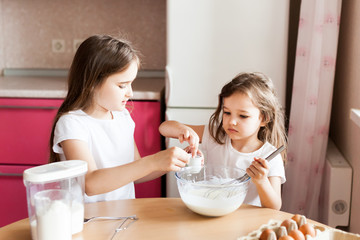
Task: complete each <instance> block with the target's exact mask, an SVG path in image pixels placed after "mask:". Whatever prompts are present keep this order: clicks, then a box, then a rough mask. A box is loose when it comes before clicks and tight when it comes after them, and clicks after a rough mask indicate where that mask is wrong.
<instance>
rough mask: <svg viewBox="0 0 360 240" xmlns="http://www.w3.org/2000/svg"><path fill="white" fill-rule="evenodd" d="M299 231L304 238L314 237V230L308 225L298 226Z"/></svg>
mask: <svg viewBox="0 0 360 240" xmlns="http://www.w3.org/2000/svg"><path fill="white" fill-rule="evenodd" d="M299 230H300V231H301V232H302V233H303V234H304V235H305V236H306V235H310V236H311V237H315V236H316V231H315V228H314V227H313V226H312V225H311V224H310V223H305V224H303V225H301V226H300V228H299Z"/></svg>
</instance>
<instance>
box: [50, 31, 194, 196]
mask: <svg viewBox="0 0 360 240" xmlns="http://www.w3.org/2000/svg"><path fill="white" fill-rule="evenodd" d="M139 65H140V60H139V57H138V55H137V52H136V51H135V50H134V49H133V48H132V47H131V46H130V44H129V43H127V42H125V41H122V40H119V39H116V38H113V37H110V36H98V35H96V36H91V37H89V38H88V39H86V40H85V41H84V42H83V43H82V44H81V45H80V47H79V48H78V50H77V52H76V54H75V57H74V60H73V63H72V65H71V68H70V73H69V78H68V94H67V96H66V98H65V101H64V102H63V104H62V105H61V107H60V109H59V111H58V113H57V115H56V118H55V122H54V126H53V131H52V134H51V139H50V146H51V157H50V161H51V162H54V161H59V160H71V159H80V160H84V161H86V162H87V163H88V172H87V174H86V176H85V192H86V196H85V201H86V202H95V201H105V200H117V199H127V198H134V197H135V190H134V182H136V183H138V182H143V181H148V180H152V179H154V178H157V177H159V176H161V175H162V174H164V173H165V172H168V171H177V170H179V169H180V168H181V167H184V166H185V164H186V163H187V161H188V158H189V157H188V156H187V153H186V152H185V151H183V150H182V149H180V148H172V149H168V150H165V151H162V152H159V153H156V154H154V155H150V156H146V157H144V158H141V157H140V155H139V152H138V150H137V148H136V143H135V141H134V128H135V124H134V122H133V120H132V119H131V116H130V114H129V112H128V110H127V109H126V108H125V106H126V103H127V101H128V100H129V99H130V98H131V97H132V96H133V92H132V88H131V84H132V83H133V81H134V80H135V77H136V75H137V72H138V68H139Z"/></svg>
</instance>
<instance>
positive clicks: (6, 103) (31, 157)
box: [0, 98, 62, 227]
mask: <svg viewBox="0 0 360 240" xmlns="http://www.w3.org/2000/svg"><path fill="white" fill-rule="evenodd" d="M61 103H62V100H61V99H23V98H0V146H1V147H0V196H1V197H0V216H1V218H0V227H1V226H4V225H6V224H8V223H11V222H13V221H16V220H19V219H21V218H24V217H27V205H26V191H25V186H24V183H23V181H22V173H23V171H24V170H25V169H27V168H30V167H34V166H37V165H41V164H46V163H47V162H48V158H49V157H48V156H49V148H48V146H49V143H48V142H49V139H50V132H51V127H52V122H53V119H54V116H55V114H56V112H57V108H58V107H59V106H60V105H61Z"/></svg>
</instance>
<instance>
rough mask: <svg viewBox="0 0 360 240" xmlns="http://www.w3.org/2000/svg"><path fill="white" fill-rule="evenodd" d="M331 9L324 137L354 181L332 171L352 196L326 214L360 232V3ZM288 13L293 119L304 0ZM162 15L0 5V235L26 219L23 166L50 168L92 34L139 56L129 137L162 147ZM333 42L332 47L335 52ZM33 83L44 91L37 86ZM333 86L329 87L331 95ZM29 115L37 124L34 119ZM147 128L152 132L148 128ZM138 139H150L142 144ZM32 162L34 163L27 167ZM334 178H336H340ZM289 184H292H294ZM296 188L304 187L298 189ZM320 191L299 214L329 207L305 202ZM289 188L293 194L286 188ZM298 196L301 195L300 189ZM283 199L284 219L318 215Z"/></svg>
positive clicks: (149, 3) (137, 5)
mask: <svg viewBox="0 0 360 240" xmlns="http://www.w3.org/2000/svg"><path fill="white" fill-rule="evenodd" d="M284 1H285V0H284ZM286 2H287V1H286ZM304 2H305V1H304ZM317 2H321V1H317ZM337 3H338V4H340V7H339V8H338V9H339V11H340V10H341V18H340V19H338V18H335V21H337V22H338V23H339V24H340V31H339V34H338V39H336V40H335V46H337V47H336V50H337V57H336V68H335V72H334V82H333V83H332V82H331V83H329V85H330V87H331V91H332V89H333V94H331V91H330V100H329V101H332V103H329V106H330V107H331V117H330V119H329V123H330V127H329V129H327V128H326V129H325V130H324V132H325V134H326V135H327V134H328V135H329V137H330V138H331V139H332V141H331V142H333V143H334V145H335V147H334V146H333V147H334V148H335V149H336V150H339V153H338V154H340V155H339V156H338V157H339V158H342V159H345V160H346V161H347V163H349V165H350V166H351V169H352V172H351V173H350V175H349V174H348V173H344V174H348V175H346V177H349V176H350V182H344V180H343V177H342V175H341V174H342V172H341V170H338V169H337V170H336V172H332V173H333V175H335V176H336V177H335V179H333V180H332V181H335V182H336V183H337V184H334V183H333V185H334V186H333V188H334V189H335V191H340V189H341V188H346V186H344V184H347V187H348V188H349V189H350V193H349V194H350V195H349V196H348V198H346V199H340V203H341V204H340V205H331V203H330V205H331V206H330V208H331V207H333V208H335V211H334V213H331V214H330V215H331V216H332V218H334V219H335V220H332V221H335V223H334V226H337V225H338V226H341V227H342V228H344V229H346V230H349V231H351V232H357V233H360V206H359V205H358V204H356V203H358V202H359V201H360V199H359V198H360V186H359V185H360V182H359V181H356V179H359V174H360V159H359V156H360V148H359V142H360V120H359V119H360V117H359V115H358V113H357V111H356V110H354V111H352V110H351V109H360V94H359V91H360V81H359V78H360V69H359V67H358V63H359V61H360V52H359V51H360V42H359V41H358V39H360V28H359V26H360V2H359V1H357V0H345V1H342V2H341V1H337ZM274 4H275V3H274ZM288 6H289V11H288V23H287V24H288V26H289V28H288V33H287V36H286V37H287V38H288V41H287V67H286V74H285V75H286V80H285V82H286V87H285V92H286V101H285V104H284V105H285V106H284V108H285V111H286V113H287V118H288V119H290V120H291V117H290V112H291V111H293V110H292V109H291V106H292V102H291V100H292V93H293V86H294V75H296V74H294V72H295V65H296V55H298V54H299V52H298V51H297V49H296V48H297V42H298V27H299V17H300V10H301V7H302V6H301V1H300V0H291V1H289V4H288ZM166 11H167V1H166V0H121V1H118V0H105V1H100V0H78V1H70V0H62V1H60V0H53V1H47V0H34V1H24V0H0V33H1V34H0V71H1V76H0V146H1V147H0V153H1V155H0V218H1V219H0V227H1V226H3V225H5V224H8V223H10V222H13V221H16V220H19V219H21V218H25V217H27V211H26V203H25V201H26V197H25V187H24V186H23V183H22V177H21V173H22V171H23V170H24V169H26V168H28V167H31V166H34V165H38V164H43V163H46V160H47V159H46V156H43V155H44V154H46V150H47V145H46V144H47V141H48V133H47V131H48V130H47V128H48V127H49V126H50V125H51V116H53V114H54V111H56V107H57V106H58V105H59V104H61V98H62V97H64V94H65V93H64V87H65V81H64V80H65V79H66V73H67V69H68V68H69V66H70V64H71V61H72V58H73V56H74V53H75V51H76V48H77V46H78V45H79V43H81V41H82V40H84V39H85V38H87V37H88V36H90V35H93V34H111V35H118V34H122V35H124V36H126V37H127V38H128V39H129V40H131V42H132V43H133V44H134V45H135V47H136V48H137V49H139V50H140V51H141V53H142V55H143V57H142V69H141V72H140V73H139V76H138V78H139V79H138V80H137V81H135V82H134V92H135V94H134V112H133V114H134V116H133V117H134V119H135V121H136V124H137V128H138V129H140V130H138V132H136V133H135V134H136V136H135V137H136V138H137V140H136V141H137V144H138V145H139V144H140V148H141V149H140V153H141V154H143V155H146V154H151V153H152V152H154V151H158V150H160V148H163V147H165V146H164V143H163V141H162V140H161V139H160V136H159V135H158V134H157V126H158V124H159V123H160V121H162V120H163V119H164V118H165V109H166V106H165V99H164V91H165V67H166V65H167V46H166V41H167V35H166V34H167V16H166V14H167V12H166ZM242 24H244V23H242ZM336 41H338V42H337V45H336ZM270 47H271V45H270ZM334 66H335V63H334ZM241 70H242V69H240V70H239V71H241ZM24 79H25V80H24ZM39 79H40V80H39ZM24 81H25V82H24ZM39 81H40V82H39ZM49 81H52V85H51V86H49V85H48V83H47V82H49ZM36 84H40V85H41V86H40V87H39V86H34V85H36ZM297 84H301V82H300V83H297ZM304 84H305V83H304ZM332 84H334V87H333V88H332V86H331V85H332ZM19 85H20V86H19ZM53 85H56V86H55V87H54V86H53ZM295 85H296V84H295ZM323 87H324V86H321V84H320V86H319V90H318V91H319V92H321V90H322V89H323ZM57 88H59V89H57ZM31 90H33V92H31ZM219 91H220V89H219ZM44 92H46V93H44ZM47 94H49V95H47ZM331 95H332V97H331ZM331 99H332V100H331ZM24 105H25V108H23V107H24ZM39 107H41V108H39ZM24 109H25V110H24ZM39 109H40V110H39ZM44 109H45V110H46V112H45V113H44V111H45V110H44ZM29 111H34V112H29ZM325 115H326V114H325ZM32 116H36V117H38V118H35V119H30V118H31V117H32ZM45 118H47V122H45V123H43V122H42V123H41V124H40V125H34V124H36V123H37V122H38V120H39V119H45ZM24 119H25V120H26V121H24ZM29 119H30V120H29ZM20 120H22V121H20ZM31 121H34V122H31ZM29 122H30V123H29ZM144 122H145V123H144ZM148 123H151V124H152V125H146V124H148ZM20 125H21V126H20ZM290 126H291V122H290ZM44 128H45V129H44ZM19 129H20V130H19ZM149 129H150V130H149ZM144 132H146V134H147V135H146V134H145V135H144ZM35 135H36V138H35ZM34 139H35V140H34ZM144 139H145V140H146V141H145V140H144ZM161 141H162V143H161ZM290 141H291V138H290ZM139 142H140V143H139ZM294 144H295V145H296V143H294ZM45 145H46V146H45ZM315 146H316V145H315ZM40 148H43V153H42V154H43V155H40V156H42V158H43V159H42V160H41V161H40V162H37V161H38V160H36V158H40V157H38V156H36V154H38V152H41V150H38V149H40ZM34 150H35V152H34ZM324 151H326V149H324ZM324 154H325V153H324ZM324 154H320V156H319V158H325V155H324ZM34 158H35V160H34V162H32V161H30V160H29V159H34ZM44 161H45V162H44ZM299 161H301V160H299ZM320 162H322V163H323V164H322V165H320V166H317V167H318V168H319V169H320V170H319V172H320V175H323V174H325V172H326V171H325V169H326V163H325V162H326V161H325V160H324V161H320ZM289 166H291V162H290V164H289ZM341 169H342V168H341ZM347 169H348V168H347ZM342 170H343V169H342ZM329 171H330V170H329ZM330 172H331V171H330ZM338 172H341V173H339V174H340V175H339V174H338ZM339 176H340V177H339ZM287 178H288V180H289V183H288V184H292V181H291V176H287ZM324 179H325V178H324ZM329 179H330V177H327V181H330V180H329ZM352 179H355V181H352ZM297 184H298V185H301V183H299V181H298V183H297ZM320 184H322V185H319V186H318V188H319V191H318V192H317V193H316V194H312V193H311V192H307V191H306V190H305V192H304V193H300V194H303V195H304V196H305V200H307V202H306V201H305V203H304V205H306V206H307V205H310V204H315V205H317V206H319V208H322V206H325V205H326V203H325V201H326V199H325V198H324V197H319V199H318V200H317V199H316V200H314V199H313V198H311V197H306V196H308V195H318V194H319V192H320V190H323V189H325V188H326V187H325V185H326V184H325V182H322V183H321V182H320ZM285 185H286V183H285ZM165 186H166V179H165V178H163V179H161V180H160V179H159V180H158V181H155V182H153V183H150V185H146V186H145V187H142V188H141V187H140V188H139V187H138V189H137V191H138V192H139V195H137V197H162V196H166V188H165ZM288 186H290V185H288ZM339 186H340V188H339ZM291 187H292V188H295V187H296V186H295V185H291ZM152 189H155V190H152ZM300 189H301V191H303V189H306V186H305V187H304V186H302V187H300ZM337 189H339V190H337ZM284 190H285V191H284V192H283V196H284V195H286V194H287V191H286V190H287V189H286V187H285V189H284ZM289 191H290V192H291V190H289ZM327 191H328V192H330V190H327ZM324 194H326V193H324ZM335 195H336V194H335ZM288 199H291V198H288V197H286V196H284V200H283V201H284V204H283V205H286V206H287V209H284V210H286V211H292V212H294V213H295V212H302V213H305V214H306V215H312V213H311V211H318V209H316V210H313V209H310V210H309V209H307V208H306V206H305V207H303V208H296V206H295V207H294V206H290V205H291V204H289V203H287V202H286V201H290V200H288ZM334 200H335V201H337V200H338V199H334ZM314 201H315V203H314ZM322 210H323V211H324V209H322ZM309 211H310V212H309ZM325 211H326V210H325ZM315 215H317V214H315ZM310 217H311V216H310ZM327 217H328V218H329V216H327ZM344 218H345V220H344ZM336 219H339V220H336ZM315 220H318V221H324V222H326V221H328V220H329V219H325V220H324V219H323V218H321V217H320V216H319V218H318V219H315ZM336 221H338V224H336ZM326 223H329V222H326Z"/></svg>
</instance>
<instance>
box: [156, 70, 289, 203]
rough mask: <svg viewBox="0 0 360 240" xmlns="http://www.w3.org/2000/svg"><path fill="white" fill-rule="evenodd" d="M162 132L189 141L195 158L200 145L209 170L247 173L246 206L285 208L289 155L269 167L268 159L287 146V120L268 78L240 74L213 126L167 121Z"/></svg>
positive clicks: (224, 95) (222, 95)
mask: <svg viewBox="0 0 360 240" xmlns="http://www.w3.org/2000/svg"><path fill="white" fill-rule="evenodd" d="M159 130H160V133H161V134H162V135H164V136H165V137H172V138H178V139H179V141H180V142H184V141H187V142H188V143H189V147H188V148H189V149H190V151H191V152H192V153H193V154H194V153H197V152H198V148H199V143H201V145H200V149H201V150H202V152H203V154H204V158H205V165H217V166H226V167H237V168H241V169H244V170H246V172H247V173H248V174H249V176H250V177H251V182H250V186H249V190H248V193H247V196H246V198H245V201H244V203H247V204H252V205H256V206H262V207H268V208H273V209H280V208H281V184H282V183H284V182H285V171H284V161H283V159H286V153H285V151H284V152H283V153H282V156H281V155H278V156H277V157H275V158H274V159H272V160H271V161H269V162H268V161H266V160H265V159H264V158H266V157H267V156H268V155H269V154H270V153H271V152H273V151H274V150H275V149H276V148H277V147H280V146H281V145H285V146H286V134H285V128H284V115H283V112H282V110H281V106H280V104H279V102H278V100H277V98H276V95H275V91H274V88H273V84H272V82H271V80H270V79H269V78H268V77H266V76H265V75H264V74H261V73H241V74H239V75H237V76H236V77H235V78H234V79H233V80H232V81H231V82H229V83H228V84H226V85H225V86H224V87H223V88H222V90H221V93H220V94H219V102H218V106H217V109H216V110H215V112H214V113H213V114H212V116H211V118H210V121H209V124H208V125H199V126H193V125H185V124H182V123H179V122H177V121H165V122H163V123H162V124H161V125H160V128H159ZM239 177H240V176H239Z"/></svg>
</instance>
